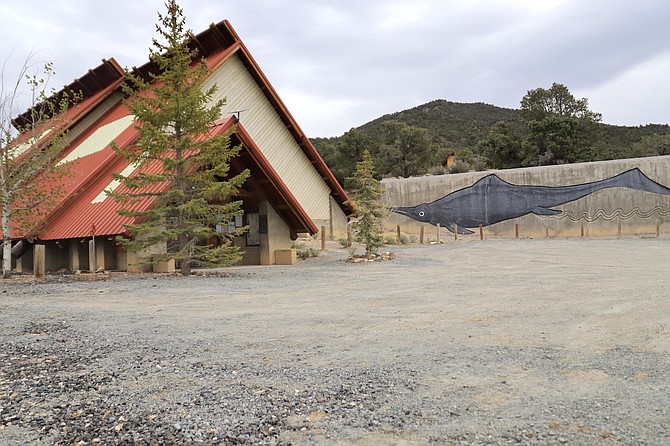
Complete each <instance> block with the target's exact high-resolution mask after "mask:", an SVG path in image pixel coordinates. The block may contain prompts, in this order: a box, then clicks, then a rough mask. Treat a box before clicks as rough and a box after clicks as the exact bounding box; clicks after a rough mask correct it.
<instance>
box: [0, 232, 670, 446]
mask: <svg viewBox="0 0 670 446" xmlns="http://www.w3.org/2000/svg"><path fill="white" fill-rule="evenodd" d="M394 250H395V251H396V252H397V253H398V259H397V260H394V261H389V262H379V263H374V264H372V263H371V264H356V265H354V264H350V263H347V262H345V261H344V260H343V259H344V258H346V256H347V255H348V253H347V252H346V251H344V250H336V249H331V250H329V251H328V252H327V253H325V254H323V255H321V256H320V257H318V258H314V259H308V260H305V261H300V262H299V263H298V264H297V265H294V266H291V267H280V266H278V267H252V268H249V267H246V268H231V269H226V270H224V271H223V272H222V273H221V275H220V276H209V277H193V278H175V277H163V278H153V277H138V276H128V277H125V276H121V277H115V278H112V279H111V280H108V281H96V282H75V283H69V282H65V283H47V284H34V285H31V284H23V285H16V284H3V285H0V286H3V289H2V294H1V297H0V318H1V319H0V321H1V323H2V327H1V328H0V336H1V341H2V344H3V352H2V353H0V360H1V363H2V365H1V368H0V370H1V375H0V403H1V405H2V406H1V407H2V410H1V412H0V445H2V444H25V442H26V441H28V440H29V441H30V442H33V443H35V444H40V443H41V444H54V443H60V444H191V443H196V444H199V443H202V444H208V443H209V444H295V445H303V444H325V445H331V444H338V445H345V444H357V445H376V444H380V445H388V444H396V445H415V444H416V445H424V444H659V445H660V444H668V443H670V422H669V421H668V420H670V409H669V403H670V273H669V271H670V240H666V239H661V240H656V239H637V238H635V239H632V238H631V239H624V240H610V239H608V240H603V239H598V240H596V239H586V240H581V239H580V240H558V239H543V240H491V241H485V242H479V241H476V242H459V243H457V244H453V243H451V244H447V245H432V246H416V245H414V246H410V247H399V248H394Z"/></svg>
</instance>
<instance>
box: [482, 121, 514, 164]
mask: <svg viewBox="0 0 670 446" xmlns="http://www.w3.org/2000/svg"><path fill="white" fill-rule="evenodd" d="M477 148H478V149H479V151H480V152H481V153H482V155H483V156H484V158H486V163H487V165H488V166H489V167H492V168H494V169H509V168H512V167H521V164H522V161H523V154H522V145H521V138H519V137H518V136H517V135H516V134H515V133H514V129H513V128H512V126H510V125H509V124H508V123H506V122H504V121H498V122H496V124H495V125H494V126H493V127H491V130H489V133H488V134H487V135H486V137H485V138H484V139H482V140H481V141H479V143H477Z"/></svg>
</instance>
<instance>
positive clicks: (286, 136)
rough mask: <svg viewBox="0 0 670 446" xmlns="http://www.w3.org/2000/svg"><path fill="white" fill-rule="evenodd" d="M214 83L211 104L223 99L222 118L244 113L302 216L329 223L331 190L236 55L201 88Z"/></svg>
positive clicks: (251, 132) (248, 127)
mask: <svg viewBox="0 0 670 446" xmlns="http://www.w3.org/2000/svg"><path fill="white" fill-rule="evenodd" d="M215 83H216V85H217V87H218V91H217V93H216V96H215V98H214V100H219V99H222V98H224V97H225V99H226V105H225V106H224V108H223V109H222V111H221V117H222V118H227V117H229V116H230V115H231V114H232V113H233V112H234V111H236V110H244V111H242V112H241V114H240V122H241V123H242V124H244V128H245V129H246V130H247V131H248V133H249V135H250V136H251V137H252V139H253V140H254V141H255V142H256V144H257V145H258V147H259V148H260V150H261V151H262V152H263V155H265V157H266V158H267V159H268V161H269V162H270V164H271V165H272V166H273V167H274V169H275V170H276V171H277V173H278V174H279V176H280V178H281V179H282V180H283V181H284V183H286V186H287V187H288V188H289V190H290V191H291V193H293V195H294V196H295V197H296V199H297V200H298V202H299V203H300V205H301V206H302V207H303V209H304V210H305V212H307V214H308V215H309V216H310V218H311V219H312V220H327V219H329V218H330V205H329V204H330V199H329V197H330V188H329V187H328V185H327V184H326V183H325V181H323V178H321V175H319V173H318V172H317V170H316V169H315V168H314V166H313V165H312V163H311V162H310V160H309V158H308V157H307V156H306V155H305V153H304V152H303V150H302V149H301V148H300V146H299V145H298V143H297V142H296V140H295V138H293V136H292V135H291V133H290V132H289V131H288V129H287V128H286V127H285V126H284V123H283V122H282V120H281V118H280V117H279V115H278V114H277V112H276V111H275V109H274V108H273V107H272V105H271V103H270V102H269V101H268V100H267V98H266V97H265V95H264V94H263V92H262V91H261V89H260V87H259V86H258V84H257V83H256V81H255V80H254V79H253V78H252V77H251V75H250V74H249V72H248V71H247V69H246V67H245V66H244V64H243V63H242V61H240V59H239V58H238V57H237V55H233V56H231V57H230V58H229V59H228V60H226V61H225V62H224V63H223V64H222V65H221V66H220V67H219V68H217V69H216V70H215V72H214V73H212V75H211V76H210V77H209V78H208V80H207V82H206V84H205V86H204V88H209V87H211V86H212V85H213V84H215Z"/></svg>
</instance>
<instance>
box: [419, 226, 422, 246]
mask: <svg viewBox="0 0 670 446" xmlns="http://www.w3.org/2000/svg"><path fill="white" fill-rule="evenodd" d="M419 243H421V244H422V245H423V225H421V232H419Z"/></svg>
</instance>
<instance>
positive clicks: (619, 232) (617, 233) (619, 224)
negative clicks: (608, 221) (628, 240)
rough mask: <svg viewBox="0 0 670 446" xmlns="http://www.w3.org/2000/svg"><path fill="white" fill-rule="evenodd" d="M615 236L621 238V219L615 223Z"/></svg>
mask: <svg viewBox="0 0 670 446" xmlns="http://www.w3.org/2000/svg"><path fill="white" fill-rule="evenodd" d="M616 237H617V238H621V220H619V223H618V224H617V229H616Z"/></svg>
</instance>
